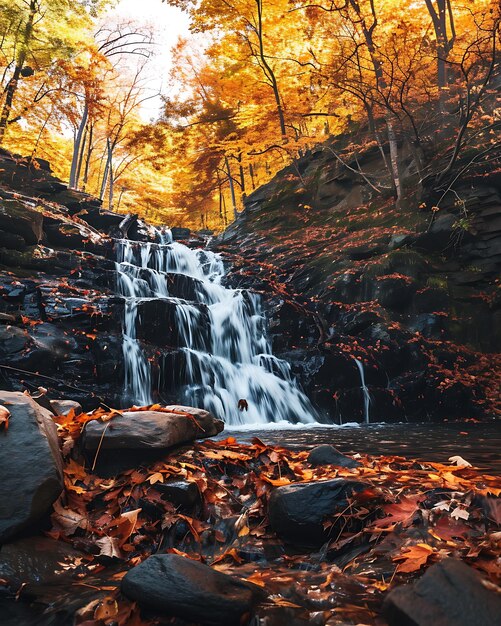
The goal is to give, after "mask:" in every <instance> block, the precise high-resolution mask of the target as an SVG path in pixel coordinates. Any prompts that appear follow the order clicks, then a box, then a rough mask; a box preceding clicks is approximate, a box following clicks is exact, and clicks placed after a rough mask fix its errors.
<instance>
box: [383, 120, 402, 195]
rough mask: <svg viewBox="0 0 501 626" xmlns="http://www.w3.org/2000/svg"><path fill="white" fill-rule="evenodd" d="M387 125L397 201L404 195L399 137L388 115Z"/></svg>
mask: <svg viewBox="0 0 501 626" xmlns="http://www.w3.org/2000/svg"><path fill="white" fill-rule="evenodd" d="M386 127H387V128H388V144H389V146H390V163H391V173H392V177H393V183H394V186H395V195H396V199H397V201H399V200H400V198H401V197H402V184H401V179H400V167H399V162H398V139H397V134H396V132H395V126H394V124H393V120H392V119H391V118H390V117H389V116H388V117H387V119H386Z"/></svg>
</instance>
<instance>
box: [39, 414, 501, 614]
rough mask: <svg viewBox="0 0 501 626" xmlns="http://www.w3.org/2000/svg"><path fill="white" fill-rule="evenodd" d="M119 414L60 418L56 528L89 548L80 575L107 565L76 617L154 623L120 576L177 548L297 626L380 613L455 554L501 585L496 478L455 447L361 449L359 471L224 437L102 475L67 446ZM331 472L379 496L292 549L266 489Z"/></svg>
mask: <svg viewBox="0 0 501 626" xmlns="http://www.w3.org/2000/svg"><path fill="white" fill-rule="evenodd" d="M116 413H117V412H116V411H106V410H104V409H100V410H98V411H97V412H95V413H91V414H81V415H79V416H75V415H74V414H71V415H70V416H68V417H61V418H57V419H58V420H59V425H58V428H59V434H60V437H61V444H62V446H63V449H64V450H65V452H66V454H67V456H66V462H65V468H64V480H65V492H64V494H63V495H62V496H61V498H60V499H59V500H58V501H57V502H56V503H55V505H54V512H53V514H52V528H51V530H50V531H49V533H48V534H49V535H50V536H51V537H52V538H54V539H57V540H61V541H64V542H68V543H70V544H72V545H73V547H75V548H77V549H79V550H81V551H82V552H84V553H85V554H86V555H87V556H86V559H85V563H84V564H83V565H84V566H85V567H84V568H83V569H82V567H81V566H82V563H81V562H79V563H78V564H77V565H78V567H76V568H75V584H77V585H82V584H86V580H87V577H89V576H95V575H96V574H97V573H99V572H101V574H102V573H103V572H105V573H106V572H107V571H110V574H109V576H108V578H109V581H110V582H109V583H108V584H107V585H102V586H101V588H100V590H101V591H102V594H104V595H101V596H100V597H99V598H98V599H95V600H93V601H92V602H91V603H90V604H89V605H88V606H87V607H85V609H82V610H81V611H80V612H79V614H78V615H77V619H76V623H77V624H78V623H81V624H85V625H86V626H91V625H92V626H103V625H108V626H110V625H111V624H114V623H118V624H144V623H152V624H154V623H158V622H157V620H156V618H155V616H146V617H145V615H144V614H143V615H141V614H140V612H139V609H138V607H136V606H135V605H134V604H133V603H131V602H129V601H128V600H126V599H125V598H123V597H122V596H121V595H120V594H119V592H118V590H117V586H118V581H119V580H120V578H121V577H122V576H123V575H124V574H125V572H126V571H127V570H128V569H129V568H130V567H133V566H135V565H137V564H138V563H140V562H141V561H142V560H144V559H145V558H147V557H148V556H150V555H151V554H154V553H159V552H160V553H161V552H164V553H165V552H174V553H177V554H182V555H184V556H186V557H188V558H191V559H196V560H199V561H202V562H204V563H207V564H208V565H211V566H212V567H214V568H216V569H218V570H220V571H224V572H226V573H231V574H235V575H237V576H241V577H243V578H246V579H248V580H251V581H253V582H255V583H257V584H259V585H263V586H264V587H266V589H267V591H268V592H269V593H270V601H269V604H267V605H265V606H263V607H261V608H260V611H261V612H262V614H266V615H268V616H271V617H270V619H272V617H273V615H276V616H277V619H278V616H282V618H283V617H284V614H285V615H286V616H287V619H290V620H291V622H292V623H298V624H299V623H302V621H301V620H306V621H308V620H310V619H312V615H313V614H317V613H321V614H322V615H321V621H320V622H319V623H325V621H327V620H328V623H329V624H338V623H339V624H341V623H351V622H350V620H353V622H352V623H379V619H380V618H379V617H378V614H379V610H380V606H381V602H382V599H383V596H384V594H385V592H386V591H387V590H388V589H389V588H391V587H393V586H395V585H398V584H401V583H403V582H407V581H409V580H412V579H413V578H414V577H418V576H419V575H421V574H422V573H423V572H424V571H425V569H426V568H427V567H428V566H430V565H432V564H433V563H436V562H437V561H439V560H441V559H443V558H445V557H447V556H455V557H458V558H461V559H463V560H464V561H465V562H467V563H468V564H469V565H472V566H473V567H475V568H477V569H479V570H481V571H482V572H483V573H484V575H485V576H486V577H488V578H489V579H490V580H491V582H492V583H494V584H497V585H498V584H499V583H500V582H501V559H500V558H499V554H500V550H499V549H500V547H501V529H500V527H499V524H500V523H501V500H500V499H499V495H500V494H501V483H500V480H499V478H498V477H496V476H491V475H486V474H481V473H479V472H478V471H477V470H476V469H475V468H473V467H471V466H470V465H469V463H467V462H466V461H465V460H464V459H462V458H461V457H460V456H457V457H452V458H451V459H450V464H448V465H445V464H441V463H423V462H417V461H412V460H408V459H405V458H403V457H397V456H394V457H370V456H360V455H357V457H358V460H359V461H360V462H361V465H360V467H357V468H354V469H347V468H342V467H337V466H333V465H330V466H323V467H318V468H313V467H311V466H310V465H309V464H308V462H307V454H308V453H307V451H297V450H290V449H286V448H282V447H277V446H268V445H265V444H264V443H263V442H262V441H261V440H260V439H258V438H255V439H253V442H252V444H250V445H243V444H239V443H238V442H237V441H236V440H235V439H234V438H233V437H228V438H227V439H225V440H224V441H218V442H214V441H205V442H203V443H198V444H196V445H193V446H190V447H186V448H182V449H177V450H175V451H173V452H171V453H169V454H168V455H166V456H165V457H164V458H163V459H162V460H160V461H157V462H155V463H153V464H152V465H150V466H148V467H146V466H145V467H139V468H135V469H129V470H127V471H124V472H122V473H120V474H119V475H117V476H115V477H112V478H102V477H100V476H98V475H97V474H95V473H92V472H91V471H90V469H89V468H90V467H91V466H92V465H93V464H94V462H95V459H91V460H89V459H87V460H84V459H83V458H80V457H79V455H78V452H77V451H78V445H76V446H75V447H74V448H73V450H72V451H71V453H70V449H71V448H72V445H71V442H74V441H77V440H78V437H79V433H80V430H81V429H82V426H83V424H85V423H86V422H87V421H89V420H91V419H98V418H99V419H104V420H108V419H113V417H114V415H116ZM105 453H106V452H105V451H101V452H100V454H102V455H104V454H105ZM124 454H126V451H124ZM332 478H354V479H360V480H363V481H364V482H365V483H368V484H369V485H370V486H371V487H370V491H371V494H370V496H371V498H370V499H367V498H365V500H364V502H363V503H362V504H360V503H355V502H354V503H353V505H354V506H353V507H351V506H350V507H348V509H347V510H345V511H343V512H342V514H341V517H343V520H342V522H343V523H342V524H341V525H339V524H338V523H336V525H335V526H334V522H339V519H337V520H335V519H331V520H329V519H327V520H326V521H325V528H326V529H329V528H330V527H331V526H332V528H336V529H339V528H340V527H341V531H340V532H339V531H338V530H336V534H333V535H332V536H331V538H330V540H329V541H328V542H327V543H326V544H325V545H324V546H323V547H322V548H321V549H320V550H318V551H309V552H308V551H306V549H304V548H303V549H301V548H299V547H297V546H296V547H294V546H287V545H284V544H283V543H282V542H281V541H280V540H279V539H278V538H277V536H276V535H275V534H274V533H273V532H272V530H271V529H270V527H269V524H268V518H267V501H268V498H269V495H270V493H271V491H272V490H273V489H275V488H276V487H279V486H282V485H288V484H290V483H295V482H307V481H317V480H327V479H332ZM172 479H176V480H183V481H189V482H194V483H196V485H197V486H198V489H199V491H200V494H201V498H200V501H199V502H198V503H195V504H193V505H192V506H191V507H188V508H183V507H182V506H178V507H176V506H175V505H174V504H173V503H172V502H170V501H169V500H168V499H165V498H164V497H162V485H165V484H166V483H167V482H168V481H169V480H172ZM355 505H356V506H355ZM351 516H357V517H359V518H360V517H362V518H364V519H365V526H364V528H363V530H357V531H356V532H353V531H350V530H348V529H349V528H351V527H352V526H351V525H350V523H349V522H350V517H351ZM358 528H360V526H358ZM89 584H90V583H89ZM93 584H95V583H93ZM98 587H99V585H98ZM146 618H147V619H146ZM319 619H320V618H319ZM295 620H299V621H297V622H295ZM162 623H164V622H162ZM270 623H274V622H273V620H272V622H270ZM381 623H384V622H381Z"/></svg>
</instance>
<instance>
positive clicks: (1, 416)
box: [0, 404, 10, 430]
mask: <svg viewBox="0 0 501 626" xmlns="http://www.w3.org/2000/svg"><path fill="white" fill-rule="evenodd" d="M9 417H10V411H9V409H7V408H6V407H4V406H3V404H0V429H1V428H5V430H7V429H8V428H9Z"/></svg>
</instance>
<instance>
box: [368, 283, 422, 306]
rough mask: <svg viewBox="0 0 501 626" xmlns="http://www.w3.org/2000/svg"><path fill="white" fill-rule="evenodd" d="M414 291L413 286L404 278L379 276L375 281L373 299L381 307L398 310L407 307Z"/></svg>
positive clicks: (414, 287)
mask: <svg viewBox="0 0 501 626" xmlns="http://www.w3.org/2000/svg"><path fill="white" fill-rule="evenodd" d="M415 291H416V286H415V284H414V283H413V281H412V280H410V279H409V278H407V277H406V276H392V275H390V276H380V277H378V278H377V279H376V284H375V291H374V297H375V299H376V300H377V301H378V302H379V304H380V305H381V306H383V307H386V308H389V309H397V310H400V309H404V308H405V307H407V306H409V304H410V303H411V301H412V297H413V295H414V293H415Z"/></svg>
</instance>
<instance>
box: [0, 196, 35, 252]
mask: <svg viewBox="0 0 501 626" xmlns="http://www.w3.org/2000/svg"><path fill="white" fill-rule="evenodd" d="M42 223H43V216H42V214H41V213H39V212H38V211H35V209H32V208H31V207H29V206H28V205H27V204H25V203H23V202H19V201H18V200H5V199H1V200H0V229H2V230H5V231H7V232H8V233H14V234H15V235H20V236H21V237H22V238H23V239H24V241H25V242H26V244H27V245H29V246H31V245H35V244H37V243H38V242H39V241H40V240H41V239H42V234H43V231H42Z"/></svg>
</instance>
